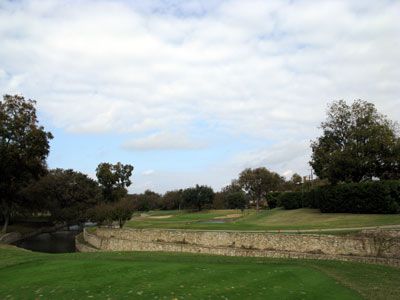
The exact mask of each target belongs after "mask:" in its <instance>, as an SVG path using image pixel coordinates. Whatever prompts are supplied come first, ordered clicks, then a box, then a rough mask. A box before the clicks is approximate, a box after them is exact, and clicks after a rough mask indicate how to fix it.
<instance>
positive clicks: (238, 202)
mask: <svg viewBox="0 0 400 300" xmlns="http://www.w3.org/2000/svg"><path fill="white" fill-rule="evenodd" d="M248 203H249V201H248V200H247V197H246V195H245V194H244V192H243V191H239V192H231V193H228V195H226V204H227V207H228V208H230V209H235V208H239V209H242V210H243V209H244V208H245V207H246V205H247V204H248Z"/></svg>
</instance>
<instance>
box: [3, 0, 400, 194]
mask: <svg viewBox="0 0 400 300" xmlns="http://www.w3.org/2000/svg"><path fill="white" fill-rule="evenodd" d="M399 15H400V1H339V0H338V1H284V0H279V1H278V0H277V1H272V0H271V1H256V0H254V1H253V0H249V1H239V0H226V1H191V0H188V1H122V0H121V1H101V0H82V1H69V0H25V1H7V0H6V1H4V0H3V1H0V45H1V46H0V91H1V93H2V94H21V95H23V96H25V97H26V98H31V99H35V100H37V101H38V104H37V110H38V114H39V120H40V123H41V124H43V125H44V126H45V128H46V129H47V130H49V131H51V132H52V133H53V134H54V136H55V138H54V140H52V142H51V153H50V156H49V158H48V165H49V167H50V168H56V167H61V168H65V169H67V168H72V169H74V170H77V171H81V172H84V173H87V174H89V175H90V176H92V177H94V176H95V169H96V167H97V165H98V164H99V163H101V162H111V163H116V162H118V161H120V162H122V163H129V164H132V165H134V167H135V170H134V175H133V177H132V181H133V184H132V186H131V187H130V189H129V190H130V192H136V193H140V192H143V191H144V190H146V189H152V190H154V191H156V192H159V193H164V192H165V191H167V190H173V189H178V188H186V187H189V186H193V185H195V184H206V185H209V186H212V187H213V188H214V189H215V190H219V189H220V188H221V187H223V186H225V185H226V184H229V183H230V181H231V180H232V179H234V178H237V176H238V174H239V173H240V171H242V170H243V169H244V168H246V167H251V168H253V167H260V166H263V167H266V168H268V169H269V170H271V171H275V172H278V173H280V174H282V175H285V176H288V177H290V176H291V175H292V174H293V173H294V172H297V173H299V174H301V175H306V174H308V173H309V169H310V167H309V165H308V161H309V160H310V154H311V150H310V140H312V139H315V138H316V137H317V136H318V135H319V134H320V131H319V129H318V126H319V124H320V123H321V121H323V120H324V119H325V111H326V108H327V104H328V103H330V102H332V101H333V100H339V99H345V100H346V101H348V102H351V101H353V100H354V99H364V100H368V101H370V102H373V103H374V104H375V105H376V106H377V108H378V110H379V111H380V112H381V113H384V114H386V115H387V116H388V117H389V118H390V119H392V120H397V121H399V120H400V105H399V104H400V99H399V98H400V84H399V82H400V51H399V50H398V49H400V21H399V17H398V16H399Z"/></svg>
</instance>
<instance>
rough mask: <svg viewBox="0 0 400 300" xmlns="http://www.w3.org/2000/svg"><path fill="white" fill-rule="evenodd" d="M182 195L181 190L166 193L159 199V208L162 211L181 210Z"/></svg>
mask: <svg viewBox="0 0 400 300" xmlns="http://www.w3.org/2000/svg"><path fill="white" fill-rule="evenodd" d="M182 194H183V191H182V190H178V191H168V192H166V193H165V194H164V195H163V196H162V198H161V201H160V205H159V208H160V209H162V210H172V209H181V207H182V205H183V196H182Z"/></svg>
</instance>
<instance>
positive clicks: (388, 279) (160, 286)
mask: <svg viewBox="0 0 400 300" xmlns="http://www.w3.org/2000/svg"><path fill="white" fill-rule="evenodd" d="M215 220H226V221H227V222H225V223H201V222H200V221H206V222H208V221H215ZM398 224H400V216H399V215H362V214H357V215H354V214H321V213H319V212H318V211H317V210H313V209H298V210H290V211H288V210H282V209H274V210H269V211H261V212H259V213H256V212H255V211H247V212H244V213H243V214H242V212H241V211H240V210H218V211H214V210H205V211H201V212H190V211H150V212H148V213H146V214H144V215H143V214H139V213H136V214H135V215H134V216H133V218H132V220H131V221H129V222H127V223H126V226H127V227H128V228H129V227H133V228H135V227H137V228H181V229H184V228H189V229H199V230H210V229H216V230H227V231H228V230H240V231H249V232H251V231H252V230H266V231H268V230H277V229H278V228H279V229H283V230H284V229H287V230H305V232H304V233H306V231H307V230H312V229H315V228H320V229H323V228H325V229H340V228H342V229H343V228H348V227H373V226H396V225H398ZM93 229H94V228H93ZM357 231H360V230H351V231H346V230H345V231H338V232H337V233H338V234H339V233H340V234H351V233H353V232H357ZM299 233H303V232H302V231H301V232H299ZM324 233H326V232H321V234H324ZM327 233H330V232H329V231H328V232H327ZM398 278H400V269H399V268H398V267H392V266H383V265H373V264H365V263H358V262H343V261H329V260H328V261H320V260H305V259H278V258H252V257H227V256H218V255H205V254H189V253H171V252H96V253H68V254H45V253H38V252H31V251H27V250H23V249H19V248H16V247H13V246H6V245H3V246H0V299H7V300H8V299H14V300H16V299H69V300H72V299H75V300H77V299H105V300H106V299H108V300H111V299H115V300H117V299H172V300H177V299H398V295H399V294H400V287H399V285H398Z"/></svg>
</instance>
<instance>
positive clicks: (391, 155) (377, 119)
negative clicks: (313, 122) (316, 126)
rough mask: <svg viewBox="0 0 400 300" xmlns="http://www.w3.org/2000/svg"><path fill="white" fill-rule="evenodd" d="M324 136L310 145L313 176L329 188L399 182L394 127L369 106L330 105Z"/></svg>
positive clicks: (399, 159)
mask: <svg viewBox="0 0 400 300" xmlns="http://www.w3.org/2000/svg"><path fill="white" fill-rule="evenodd" d="M327 115H328V116H327V120H326V122H322V123H321V128H322V130H323V135H322V136H321V137H319V138H317V140H316V141H313V142H312V143H311V148H312V152H313V153H312V160H311V162H310V164H311V166H312V167H313V169H314V171H315V173H316V174H317V175H318V177H319V178H321V179H325V178H326V179H328V180H329V181H330V182H331V183H332V184H336V183H339V182H346V183H350V182H360V181H367V180H372V179H373V178H379V179H400V139H399V136H398V130H397V124H395V123H393V122H391V121H390V120H388V119H387V118H386V117H385V116H383V115H381V114H379V113H378V112H377V110H376V108H375V106H374V105H373V104H372V103H368V102H366V101H362V100H356V101H354V103H353V104H352V105H351V106H349V105H347V104H346V102H345V101H343V100H340V101H337V102H333V103H332V104H331V105H330V106H329V109H328V112H327Z"/></svg>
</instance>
